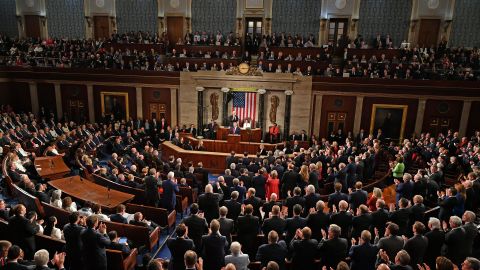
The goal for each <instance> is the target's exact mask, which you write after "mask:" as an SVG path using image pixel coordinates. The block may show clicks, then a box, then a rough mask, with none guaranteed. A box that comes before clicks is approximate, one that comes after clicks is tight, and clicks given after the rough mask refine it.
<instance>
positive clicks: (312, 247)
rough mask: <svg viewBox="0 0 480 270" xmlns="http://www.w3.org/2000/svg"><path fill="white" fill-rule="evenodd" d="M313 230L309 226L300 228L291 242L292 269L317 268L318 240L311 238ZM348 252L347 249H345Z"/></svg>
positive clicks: (308, 269) (309, 269) (306, 269)
mask: <svg viewBox="0 0 480 270" xmlns="http://www.w3.org/2000/svg"><path fill="white" fill-rule="evenodd" d="M311 236H312V231H311V230H310V228H309V227H305V228H302V229H298V230H297V231H296V233H295V237H294V238H293V239H292V242H291V243H290V250H291V252H292V269H305V270H314V269H316V267H315V266H316V265H315V258H316V256H317V245H318V242H317V240H315V239H311ZM345 253H346V251H345Z"/></svg>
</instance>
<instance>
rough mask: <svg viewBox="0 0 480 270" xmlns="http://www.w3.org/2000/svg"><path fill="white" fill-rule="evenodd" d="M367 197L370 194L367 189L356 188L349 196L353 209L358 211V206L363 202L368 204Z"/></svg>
mask: <svg viewBox="0 0 480 270" xmlns="http://www.w3.org/2000/svg"><path fill="white" fill-rule="evenodd" d="M367 199H368V194H367V192H366V191H365V190H361V189H360V190H355V191H354V192H352V193H351V194H350V196H349V200H348V201H349V202H350V207H351V208H352V209H353V211H354V212H355V211H357V208H358V207H359V206H360V205H361V204H365V205H366V204H367Z"/></svg>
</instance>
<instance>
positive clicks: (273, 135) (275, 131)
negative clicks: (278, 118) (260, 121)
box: [268, 123, 280, 143]
mask: <svg viewBox="0 0 480 270" xmlns="http://www.w3.org/2000/svg"><path fill="white" fill-rule="evenodd" d="M279 136H280V128H278V125H277V123H273V126H270V127H269V128H268V140H269V141H270V142H271V143H276V142H277V141H278V139H279Z"/></svg>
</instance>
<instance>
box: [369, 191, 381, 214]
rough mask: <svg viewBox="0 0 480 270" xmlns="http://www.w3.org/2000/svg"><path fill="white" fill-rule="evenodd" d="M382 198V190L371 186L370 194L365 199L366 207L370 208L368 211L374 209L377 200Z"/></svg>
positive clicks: (375, 208)
mask: <svg viewBox="0 0 480 270" xmlns="http://www.w3.org/2000/svg"><path fill="white" fill-rule="evenodd" d="M382 198H383V194H382V190H381V189H379V188H377V187H375V188H373V191H372V196H371V197H370V199H368V201H367V206H368V209H370V211H376V210H377V200H380V199H382Z"/></svg>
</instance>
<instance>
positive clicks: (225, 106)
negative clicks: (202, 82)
mask: <svg viewBox="0 0 480 270" xmlns="http://www.w3.org/2000/svg"><path fill="white" fill-rule="evenodd" d="M220 90H221V91H222V92H223V106H222V115H223V119H222V126H229V123H228V115H229V114H228V103H227V100H228V92H229V91H230V88H227V87H222V89H220Z"/></svg>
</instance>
